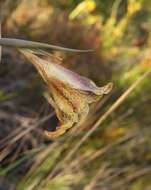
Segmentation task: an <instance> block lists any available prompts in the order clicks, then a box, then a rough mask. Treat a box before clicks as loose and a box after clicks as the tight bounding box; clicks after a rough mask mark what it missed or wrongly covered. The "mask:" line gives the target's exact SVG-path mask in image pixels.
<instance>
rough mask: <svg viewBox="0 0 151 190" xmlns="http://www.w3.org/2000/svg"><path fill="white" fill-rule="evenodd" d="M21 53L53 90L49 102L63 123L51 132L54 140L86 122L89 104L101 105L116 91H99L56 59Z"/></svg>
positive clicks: (105, 88)
mask: <svg viewBox="0 0 151 190" xmlns="http://www.w3.org/2000/svg"><path fill="white" fill-rule="evenodd" d="M20 51H21V52H22V53H23V54H24V55H25V56H26V57H27V58H28V59H29V60H30V61H31V62H32V63H33V64H34V65H35V67H36V68H37V69H38V71H39V73H40V74H41V76H42V77H43V79H44V81H45V82H46V83H47V85H48V88H49V90H50V96H49V95H48V96H47V99H48V101H49V103H50V104H51V105H52V106H53V107H54V109H55V111H56V114H57V117H58V119H59V121H60V123H61V126H60V127H59V128H57V130H56V131H55V132H47V135H49V136H50V137H51V138H54V137H57V136H60V135H62V134H63V133H65V131H66V130H67V129H69V128H71V127H72V126H73V125H75V124H77V123H78V124H79V123H81V122H83V121H84V119H85V118H86V116H87V114H88V112H89V104H90V103H92V102H95V101H98V100H99V99H100V98H101V97H102V96H103V95H104V94H108V93H109V92H110V91H111V89H112V83H108V84H107V85H106V86H104V87H97V86H96V85H95V83H94V82H93V81H91V80H89V79H88V78H86V77H82V76H80V75H78V74H77V73H75V72H73V71H71V70H68V69H66V68H64V67H63V66H61V65H58V64H57V63H58V61H57V59H56V58H54V56H53V55H49V57H48V59H49V61H48V60H47V59H43V58H40V57H39V56H37V54H38V53H39V52H35V51H34V52H33V51H31V50H27V49H26V50H25V49H21V50H20ZM46 56H48V55H46ZM45 58H46V57H45Z"/></svg>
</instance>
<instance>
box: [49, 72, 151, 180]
mask: <svg viewBox="0 0 151 190" xmlns="http://www.w3.org/2000/svg"><path fill="white" fill-rule="evenodd" d="M150 74H151V69H149V70H147V71H146V72H145V73H144V74H143V75H142V76H141V77H140V78H138V79H137V80H136V81H135V82H134V83H133V84H132V85H131V86H130V87H129V88H128V89H127V90H126V91H125V92H124V93H123V94H122V95H121V96H120V97H119V98H118V100H117V101H116V102H115V103H113V105H112V106H111V107H110V108H109V109H108V111H107V112H105V114H104V115H103V116H101V118H100V119H99V120H98V121H97V122H96V123H95V125H94V126H93V127H92V129H91V130H90V131H88V132H87V133H86V134H85V135H84V136H83V138H81V140H80V141H79V142H78V143H77V144H76V145H75V147H73V148H72V150H71V151H70V152H69V153H68V154H67V156H66V157H65V158H64V160H62V161H61V162H59V164H58V165H57V166H56V167H55V168H54V170H53V171H52V172H51V173H50V175H49V176H48V179H50V178H51V177H53V175H54V174H55V172H56V171H57V170H58V169H59V168H60V167H62V166H63V165H64V164H65V163H66V162H67V161H69V160H70V159H71V158H72V156H73V155H74V154H75V153H76V151H77V150H78V149H79V148H80V146H81V145H82V144H83V143H84V142H85V141H86V140H87V139H88V138H89V137H90V135H91V134H92V133H93V132H94V131H95V130H96V129H97V128H98V127H99V126H100V124H101V123H102V122H103V121H105V119H106V118H107V117H108V116H109V115H110V114H111V113H112V112H114V111H115V110H116V109H117V108H118V107H119V106H120V105H121V104H122V103H123V102H124V100H125V99H126V98H127V97H128V96H129V94H130V93H131V92H132V91H133V90H134V89H135V88H136V87H137V86H138V85H139V84H140V83H141V82H142V81H143V80H144V79H145V78H146V77H147V76H148V75H150Z"/></svg>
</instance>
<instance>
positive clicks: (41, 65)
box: [21, 49, 112, 95]
mask: <svg viewBox="0 0 151 190" xmlns="http://www.w3.org/2000/svg"><path fill="white" fill-rule="evenodd" d="M21 52H22V53H23V54H24V55H25V56H26V57H27V58H28V59H29V60H30V61H31V62H32V63H33V64H34V65H35V66H36V68H37V69H38V70H39V72H40V74H41V75H42V76H43V73H41V72H42V71H44V72H45V75H47V77H48V78H50V79H51V78H52V79H57V80H60V81H62V82H63V83H66V84H69V85H70V86H71V87H72V88H74V89H78V90H82V91H89V92H93V93H94V94H96V95H102V94H108V92H109V91H110V90H111V89H112V83H109V84H107V85H106V86H104V87H97V86H96V85H95V83H94V82H93V81H91V80H90V79H88V78H86V77H83V76H80V75H79V74H77V73H75V72H73V71H71V70H69V69H66V68H64V67H63V66H61V65H59V64H57V63H55V62H54V60H53V59H52V58H51V56H50V59H49V61H46V60H44V59H42V58H40V57H38V56H37V55H35V54H34V53H33V52H32V51H30V50H27V49H26V50H25V49H21ZM43 78H44V77H43ZM44 80H45V78H44ZM45 81H46V80H45ZM46 82H47V81H46Z"/></svg>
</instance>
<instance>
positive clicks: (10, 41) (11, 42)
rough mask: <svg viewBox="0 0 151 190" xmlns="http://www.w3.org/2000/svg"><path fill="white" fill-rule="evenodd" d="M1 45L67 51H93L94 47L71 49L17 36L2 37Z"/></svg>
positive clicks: (0, 39)
mask: <svg viewBox="0 0 151 190" xmlns="http://www.w3.org/2000/svg"><path fill="white" fill-rule="evenodd" d="M0 45H1V46H7V47H13V48H28V49H44V50H49V49H54V50H59V51H67V52H83V53H84V52H92V51H93V50H92V49H88V50H80V49H71V48H65V47H60V46H55V45H51V44H47V43H41V42H34V41H28V40H20V39H15V38H0Z"/></svg>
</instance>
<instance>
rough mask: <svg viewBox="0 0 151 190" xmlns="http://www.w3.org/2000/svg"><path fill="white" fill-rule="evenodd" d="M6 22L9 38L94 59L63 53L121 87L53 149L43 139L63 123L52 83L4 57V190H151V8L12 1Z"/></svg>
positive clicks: (6, 51) (3, 14) (136, 0)
mask: <svg viewBox="0 0 151 190" xmlns="http://www.w3.org/2000/svg"><path fill="white" fill-rule="evenodd" d="M0 18H1V25H2V36H3V37H11V38H20V39H25V40H34V41H40V42H46V43H50V44H53V45H59V46H64V47H68V48H76V49H94V50H95V51H94V52H92V53H70V54H69V53H63V52H53V53H54V54H56V55H59V56H61V57H62V58H63V63H62V64H63V65H64V66H65V67H66V68H69V69H71V70H73V71H75V72H77V73H79V74H81V75H83V76H86V77H88V78H90V79H92V80H93V81H95V83H96V84H97V85H99V86H102V85H105V84H106V83H107V82H109V81H112V82H113V83H114V89H113V91H112V93H110V95H107V96H106V97H104V98H103V99H102V100H101V101H100V102H99V103H97V104H96V105H93V109H92V110H91V112H90V114H89V115H88V118H87V121H86V122H85V123H84V124H83V125H82V126H81V127H79V128H78V129H77V130H76V132H73V131H72V130H71V131H69V132H68V133H67V134H65V135H64V136H63V137H61V138H58V139H57V140H55V141H51V140H50V139H47V138H46V137H45V136H44V133H43V131H44V129H47V128H48V129H50V128H51V127H53V126H56V124H57V120H56V116H55V113H54V112H53V109H52V107H51V106H50V105H49V104H48V103H47V101H46V99H45V98H44V92H45V90H46V87H45V84H44V82H43V81H42V80H41V77H40V76H39V74H38V73H37V71H36V69H35V68H34V67H33V65H32V64H30V62H29V61H27V60H26V59H25V58H24V57H23V56H22V55H21V54H20V53H19V52H18V51H16V50H15V49H10V48H6V47H5V48H3V50H2V63H1V65H0V163H1V164H0V190H16V189H17V190H150V189H151V182H150V181H151V128H150V127H151V74H150V75H149V74H148V75H147V76H146V77H145V76H144V73H147V72H148V71H149V70H150V69H151V50H150V46H151V24H150V23H151V1H150V0H106V1H103V0H76V1H74V0H42V1H41V0H2V1H0ZM138 80H139V81H138ZM136 81H138V83H137V84H136ZM134 86H135V88H133V87H134ZM130 87H132V89H131V91H129V93H127V94H125V92H126V90H127V89H129V88H130ZM123 94H125V96H124V98H123V99H122V101H121V99H120V98H119V97H121V96H122V95H123ZM117 101H121V102H120V103H119V104H116V103H117ZM113 105H116V109H115V108H113ZM95 126H97V127H95ZM94 127H95V130H93V129H94Z"/></svg>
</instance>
